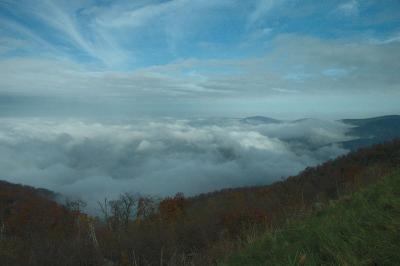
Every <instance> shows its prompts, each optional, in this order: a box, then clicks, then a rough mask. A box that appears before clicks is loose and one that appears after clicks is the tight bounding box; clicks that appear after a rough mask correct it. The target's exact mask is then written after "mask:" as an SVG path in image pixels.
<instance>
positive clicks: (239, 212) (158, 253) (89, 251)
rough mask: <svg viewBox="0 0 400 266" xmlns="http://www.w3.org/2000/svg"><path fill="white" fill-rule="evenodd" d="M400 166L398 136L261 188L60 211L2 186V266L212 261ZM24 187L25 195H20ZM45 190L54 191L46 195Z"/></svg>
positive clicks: (39, 196) (72, 205) (38, 196)
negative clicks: (92, 212) (93, 213)
mask: <svg viewBox="0 0 400 266" xmlns="http://www.w3.org/2000/svg"><path fill="white" fill-rule="evenodd" d="M399 165H400V140H395V141H392V142H388V143H384V144H378V145H376V146H374V147H371V148H365V149H361V150H359V151H357V152H353V153H350V154H348V155H345V156H342V157H340V158H337V159H335V160H332V161H328V162H326V163H324V164H322V165H320V166H317V167H313V168H307V169H306V170H304V171H303V172H302V173H300V174H299V175H297V176H293V177H289V178H287V179H286V180H282V181H281V182H277V183H275V184H272V185H268V186H259V187H249V188H238V189H226V190H222V191H217V192H213V193H208V194H203V195H199V196H197V197H192V198H185V196H184V195H183V194H181V193H178V194H177V195H176V196H174V197H170V198H164V199H155V198H137V197H135V196H133V195H130V194H123V195H121V196H120V197H119V198H118V199H112V200H109V199H105V200H104V201H102V202H99V210H100V211H101V213H102V217H99V218H91V217H89V216H87V215H85V214H84V213H82V211H81V208H82V203H81V202H69V203H68V204H66V205H65V206H61V205H59V204H57V203H55V202H53V201H51V200H49V199H48V198H47V197H45V196H43V195H47V194H49V193H48V192H46V193H44V192H43V191H42V190H41V191H40V192H39V193H37V192H36V191H35V190H34V189H32V188H26V187H21V186H13V185H10V184H7V183H1V184H0V185H1V186H0V202H1V205H0V221H1V235H0V261H2V263H3V264H4V265H193V264H194V265H213V264H216V263H217V262H218V261H221V260H223V259H224V258H225V256H226V255H228V254H231V253H233V252H235V251H236V250H238V249H240V248H242V247H243V246H245V245H246V243H248V242H251V241H253V240H254V239H255V238H256V236H257V235H258V234H260V233H264V232H266V231H267V232H268V231H271V230H276V229H279V228H281V227H282V226H284V225H285V224H286V221H287V220H292V219H298V218H302V217H305V216H308V215H309V214H310V213H313V211H315V210H318V209H320V208H321V206H324V204H325V203H327V202H329V201H331V200H334V199H338V198H340V197H342V196H345V195H349V194H350V193H352V192H354V191H357V190H359V189H360V188H362V187H364V186H366V185H369V184H372V183H376V182H377V181H379V180H380V179H381V178H382V177H383V176H385V175H388V174H390V173H391V172H393V171H395V169H397V167H398V166H399ZM21 191H22V192H21ZM50 194H51V193H50Z"/></svg>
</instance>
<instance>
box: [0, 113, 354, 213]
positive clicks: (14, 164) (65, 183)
mask: <svg viewBox="0 0 400 266" xmlns="http://www.w3.org/2000/svg"><path fill="white" fill-rule="evenodd" d="M347 129H348V127H347V126H345V125H343V124H341V123H338V122H329V121H322V120H302V121H298V122H286V123H279V124H265V123H259V121H256V122H254V123H249V122H245V121H241V120H238V119H193V120H176V119H163V120H135V121H130V122H124V123H118V124H116V123H112V124H111V123H107V122H102V123H100V122H93V121H82V120H69V121H63V122H60V121H55V120H52V121H51V120H43V119H37V120H26V119H12V120H10V119H3V120H2V121H1V128H0V169H1V170H2V174H1V178H2V179H5V180H9V181H11V182H17V183H24V184H29V185H33V186H38V187H45V188H49V189H52V190H55V191H57V192H60V193H63V194H64V195H67V196H72V197H80V198H82V199H84V200H86V201H88V202H89V205H90V206H91V208H92V207H94V206H95V202H96V201H97V200H99V199H102V198H104V197H109V198H113V197H116V196H117V195H118V194H119V193H121V192H133V193H141V194H151V195H160V196H165V195H171V194H174V193H176V192H178V191H181V192H184V193H186V194H188V195H193V194H196V193H201V192H207V191H212V190H216V189H221V188H225V187H236V186H246V185H257V184H268V183H271V182H273V181H276V180H279V179H280V178H281V177H286V176H288V175H292V174H295V173H297V172H298V171H300V170H302V169H304V168H305V167H307V166H311V165H316V164H318V163H321V162H323V161H325V160H327V159H330V158H334V157H336V156H338V155H341V154H343V153H345V152H346V150H344V149H342V148H340V147H339V146H337V145H336V144H334V143H335V142H337V141H342V140H345V139H347V137H346V136H345V132H346V131H347Z"/></svg>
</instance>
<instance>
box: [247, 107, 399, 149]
mask: <svg viewBox="0 0 400 266" xmlns="http://www.w3.org/2000/svg"><path fill="white" fill-rule="evenodd" d="M312 120H318V119H312V118H303V119H297V120H292V121H287V122H289V123H302V122H307V121H312ZM240 121H241V122H243V123H246V124H251V125H258V124H279V123H284V122H285V121H283V120H277V119H274V118H270V117H265V116H251V117H246V118H243V119H241V120H240ZM338 121H339V122H342V123H344V124H347V125H350V126H353V127H352V128H351V129H350V131H349V132H348V133H347V134H348V135H349V136H351V137H354V139H352V140H349V141H343V142H340V144H341V145H342V146H343V147H344V148H346V149H349V150H357V149H359V148H363V147H368V146H371V145H374V144H378V143H382V142H385V141H390V140H393V139H395V138H399V137H400V115H386V116H378V117H371V118H364V119H341V120H338Z"/></svg>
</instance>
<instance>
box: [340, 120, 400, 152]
mask: <svg viewBox="0 0 400 266" xmlns="http://www.w3.org/2000/svg"><path fill="white" fill-rule="evenodd" d="M341 122H343V123H345V124H348V125H353V126H354V128H352V129H351V130H350V132H349V135H351V136H354V137H358V139H354V140H349V141H345V142H342V145H343V146H344V147H345V148H347V149H350V150H356V149H358V148H362V147H366V146H370V145H373V144H377V143H381V142H385V141H389V140H392V139H395V138H398V137H400V115H388V116H379V117H372V118H365V119H343V120H341Z"/></svg>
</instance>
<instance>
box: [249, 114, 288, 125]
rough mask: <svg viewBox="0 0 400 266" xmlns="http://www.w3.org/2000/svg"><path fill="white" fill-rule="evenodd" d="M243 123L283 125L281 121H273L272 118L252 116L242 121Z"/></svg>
mask: <svg viewBox="0 0 400 266" xmlns="http://www.w3.org/2000/svg"><path fill="white" fill-rule="evenodd" d="M241 122H243V123H247V124H252V125H254V124H279V123H282V121H281V120H277V119H273V118H271V117H266V116H250V117H246V118H243V119H241Z"/></svg>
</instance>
